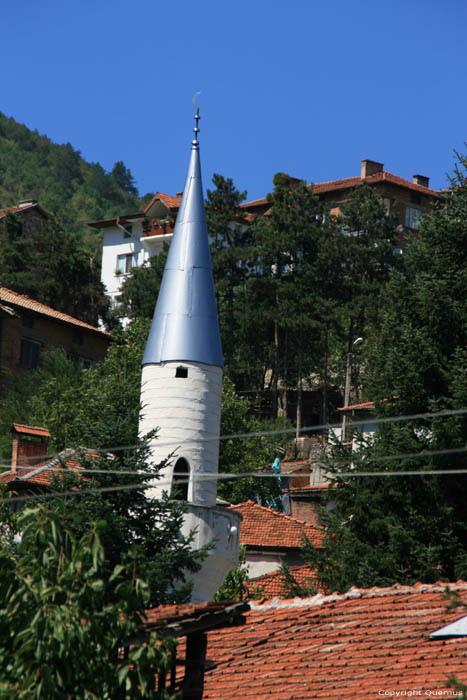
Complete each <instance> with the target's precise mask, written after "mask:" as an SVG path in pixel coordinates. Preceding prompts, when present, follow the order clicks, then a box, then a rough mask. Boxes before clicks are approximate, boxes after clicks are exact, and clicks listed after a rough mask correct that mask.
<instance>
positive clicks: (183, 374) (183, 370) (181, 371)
mask: <svg viewBox="0 0 467 700" xmlns="http://www.w3.org/2000/svg"><path fill="white" fill-rule="evenodd" d="M175 376H176V377H180V379H186V378H187V377H188V367H182V366H180V367H177V369H176V370H175Z"/></svg>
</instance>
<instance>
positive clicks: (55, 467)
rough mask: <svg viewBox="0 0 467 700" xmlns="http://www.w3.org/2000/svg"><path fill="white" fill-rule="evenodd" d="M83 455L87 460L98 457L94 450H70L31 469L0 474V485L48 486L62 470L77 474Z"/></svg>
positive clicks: (19, 469)
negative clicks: (14, 483)
mask: <svg viewBox="0 0 467 700" xmlns="http://www.w3.org/2000/svg"><path fill="white" fill-rule="evenodd" d="M83 455H84V456H86V457H88V458H92V457H99V456H100V455H99V454H98V453H97V452H95V451H94V450H88V449H85V448H78V449H73V448H70V449H68V450H63V451H62V452H60V453H59V454H58V455H57V456H56V457H54V458H52V459H50V458H49V459H46V460H44V461H43V462H40V463H39V464H34V466H32V467H16V469H15V471H7V472H3V473H2V474H0V483H1V484H10V483H11V482H13V481H14V482H17V483H27V484H31V485H33V486H49V485H50V484H51V482H52V479H53V476H54V475H56V474H60V473H62V470H63V469H64V468H66V469H69V470H70V471H75V472H79V471H80V469H81V461H82V457H83Z"/></svg>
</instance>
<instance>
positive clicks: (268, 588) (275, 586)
mask: <svg viewBox="0 0 467 700" xmlns="http://www.w3.org/2000/svg"><path fill="white" fill-rule="evenodd" d="M289 571H290V573H291V574H292V575H293V577H294V579H295V580H296V581H297V583H298V584H299V585H300V586H309V585H314V584H315V583H316V580H315V577H314V576H313V572H312V571H311V570H310V567H309V566H307V565H306V564H303V565H302V566H291V567H289ZM247 585H248V589H249V591H250V593H251V594H252V595H256V591H258V593H259V594H261V595H262V596H263V598H274V597H276V596H277V597H284V579H283V577H282V575H281V572H280V571H273V572H272V573H270V574H264V575H263V576H257V577H256V578H252V579H250V580H249V582H248V584H247ZM255 589H256V590H255ZM256 597H257V596H256Z"/></svg>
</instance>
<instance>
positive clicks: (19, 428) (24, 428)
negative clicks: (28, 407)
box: [10, 423, 51, 437]
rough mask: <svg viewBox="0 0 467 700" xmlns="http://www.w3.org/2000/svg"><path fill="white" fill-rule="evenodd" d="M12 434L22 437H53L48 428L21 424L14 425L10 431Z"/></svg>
mask: <svg viewBox="0 0 467 700" xmlns="http://www.w3.org/2000/svg"><path fill="white" fill-rule="evenodd" d="M10 432H12V433H21V434H22V435H37V436H39V437H51V434H50V432H49V431H48V430H47V428H42V427H41V426H39V425H22V424H21V423H13V427H12V428H11V429H10Z"/></svg>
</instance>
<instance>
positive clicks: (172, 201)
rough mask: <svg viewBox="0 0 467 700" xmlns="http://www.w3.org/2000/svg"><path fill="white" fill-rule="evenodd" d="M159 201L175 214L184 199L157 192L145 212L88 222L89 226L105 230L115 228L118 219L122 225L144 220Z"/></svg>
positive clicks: (179, 196)
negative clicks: (132, 220)
mask: <svg viewBox="0 0 467 700" xmlns="http://www.w3.org/2000/svg"><path fill="white" fill-rule="evenodd" d="M158 200H160V201H161V202H162V203H163V204H164V205H165V206H166V207H167V209H172V210H173V211H174V212H175V211H177V210H178V208H179V207H180V204H181V202H182V197H181V195H175V197H172V196H171V195H170V194H165V193H164V192H156V194H155V195H154V197H153V198H152V199H151V201H150V202H149V204H146V206H145V207H144V209H143V211H137V212H133V214H121V215H120V216H114V217H112V218H110V219H98V220H97V221H88V226H92V227H93V228H105V227H106V226H114V225H115V224H116V223H117V220H118V219H120V221H121V222H122V223H123V222H124V221H127V220H130V219H144V218H145V217H146V214H147V212H148V211H149V210H150V209H151V207H152V205H153V204H154V202H157V201H158Z"/></svg>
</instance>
